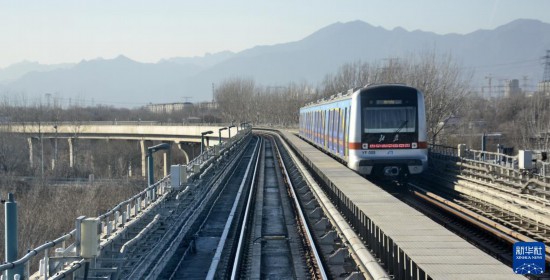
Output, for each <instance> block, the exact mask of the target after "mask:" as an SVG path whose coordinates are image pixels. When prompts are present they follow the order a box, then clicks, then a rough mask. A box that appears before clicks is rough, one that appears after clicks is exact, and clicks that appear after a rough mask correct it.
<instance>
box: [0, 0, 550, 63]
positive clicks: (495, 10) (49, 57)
mask: <svg viewBox="0 0 550 280" xmlns="http://www.w3.org/2000/svg"><path fill="white" fill-rule="evenodd" d="M549 11H550V1H549V0H528V1H526V0H500V1H499V0H460V1H451V0H378V1H372V0H368V1H367V0H343V1H334V0H332V1H330V0H316V1H311V0H309V1H305V0H302V1H297V0H271V1H261V0H232V1H228V0H226V1H222V0H197V1H191V0H179V1H176V0H174V1H167V0H166V1H165V0H163V1H160V0H159V1H138V0H116V1H113V0H93V1H92V0H90V1H77V0H50V1H44V0H35V1H26V0H20V1H5V0H0V67H5V66H7V65H10V64H13V63H16V62H20V61H22V60H30V61H38V62H40V63H46V64H48V63H62V62H78V61H80V60H82V59H94V58H97V57H103V58H112V57H115V56H117V55H119V54H124V55H126V56H128V57H130V58H132V59H134V60H138V61H142V62H156V61H158V60H159V59H162V58H169V57H176V56H202V55H204V54H205V53H207V52H210V53H214V52H219V51H223V50H231V51H234V52H237V51H241V50H244V49H247V48H250V47H253V46H256V45H271V44H276V43H285V42H289V41H296V40H300V39H302V38H304V37H305V36H307V35H309V34H311V33H312V32H314V31H316V30H318V29H320V28H322V27H324V26H327V25H329V24H332V23H335V22H338V21H340V22H348V21H353V20H362V21H365V22H367V23H370V24H372V25H375V26H382V27H384V28H386V29H393V28H394V27H397V26H401V27H403V28H405V29H407V30H416V29H420V30H424V31H432V32H436V33H439V34H446V33H462V34H465V33H469V32H472V31H475V30H478V29H492V28H495V27H497V26H499V25H502V24H505V23H508V22H510V21H512V20H514V19H518V18H530V19H539V20H541V21H543V22H547V23H550V12H549Z"/></svg>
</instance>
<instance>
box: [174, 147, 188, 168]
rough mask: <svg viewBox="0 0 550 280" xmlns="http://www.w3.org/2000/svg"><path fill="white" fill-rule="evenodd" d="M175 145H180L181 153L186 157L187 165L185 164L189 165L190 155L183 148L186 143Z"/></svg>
mask: <svg viewBox="0 0 550 280" xmlns="http://www.w3.org/2000/svg"><path fill="white" fill-rule="evenodd" d="M175 143H176V145H178V149H180V151H181V152H182V153H183V157H185V163H184V164H188V163H189V155H188V154H187V152H186V151H185V149H184V148H183V145H185V143H184V142H175Z"/></svg>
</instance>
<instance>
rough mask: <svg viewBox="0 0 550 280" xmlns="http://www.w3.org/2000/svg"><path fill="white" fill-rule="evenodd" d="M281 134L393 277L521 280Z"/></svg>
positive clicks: (489, 257) (293, 137) (284, 134)
mask: <svg viewBox="0 0 550 280" xmlns="http://www.w3.org/2000/svg"><path fill="white" fill-rule="evenodd" d="M282 135H283V137H284V138H285V139H287V140H288V142H289V144H290V145H291V146H292V147H294V148H295V149H296V150H297V151H298V153H299V154H300V156H302V157H303V158H304V161H305V162H306V164H307V165H309V167H310V168H311V169H312V170H314V171H315V172H317V173H318V176H319V178H320V180H322V181H324V183H325V184H326V186H328V187H327V188H325V192H327V193H328V194H329V195H330V196H332V198H333V199H335V200H337V201H338V204H339V205H340V206H341V208H340V211H341V212H342V213H344V214H345V215H346V217H347V219H348V221H350V224H352V225H353V227H354V228H355V229H356V231H357V232H358V233H359V234H360V235H361V237H362V238H363V241H364V242H366V244H367V245H368V246H369V248H370V249H371V250H372V251H373V253H375V254H376V255H377V256H378V257H379V258H380V259H381V260H382V262H384V264H385V266H386V268H387V269H388V270H389V271H390V272H391V274H392V275H394V276H395V277H396V278H397V279H425V278H427V277H429V278H431V279H525V278H524V277H522V276H520V275H516V274H514V273H513V271H512V269H511V268H509V267H507V266H506V265H504V264H502V263H500V262H499V261H497V260H495V259H494V258H492V257H491V256H489V255H488V254H486V253H484V252H482V251H481V250H480V249H478V248H476V247H474V246H473V245H471V244H470V243H468V242H467V241H465V240H463V239H461V238H460V237H458V236H456V235H455V234H453V233H452V232H450V231H449V230H447V229H445V228H444V227H443V226H441V225H439V224H437V223H436V222H434V221H432V220H430V219H429V218H427V217H426V216H424V215H423V214H421V213H420V212H418V211H417V210H415V209H413V208H411V207H410V206H407V205H406V204H405V203H403V202H400V201H399V200H397V199H396V198H394V197H393V196H391V195H390V194H388V193H387V192H385V191H383V190H381V189H380V188H379V187H377V186H375V185H374V184H372V183H370V182H369V181H367V180H366V179H364V178H362V177H361V176H359V175H357V174H356V173H354V172H352V171H351V170H349V169H348V168H346V167H345V166H343V165H341V164H340V163H338V162H336V161H335V160H334V159H332V158H330V157H329V156H327V155H326V154H324V153H322V152H321V151H319V150H317V149H315V148H314V147H312V146H310V145H309V144H308V143H306V142H304V141H303V140H301V139H299V138H298V137H297V136H295V135H293V134H292V133H288V132H284V131H283V132H282Z"/></svg>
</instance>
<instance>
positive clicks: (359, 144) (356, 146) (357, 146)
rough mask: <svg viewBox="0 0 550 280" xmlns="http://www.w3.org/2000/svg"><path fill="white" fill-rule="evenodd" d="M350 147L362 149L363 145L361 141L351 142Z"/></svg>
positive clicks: (351, 148)
mask: <svg viewBox="0 0 550 280" xmlns="http://www.w3.org/2000/svg"><path fill="white" fill-rule="evenodd" d="M349 149H350V150H362V149H363V148H362V145H361V143H354V142H350V143H349Z"/></svg>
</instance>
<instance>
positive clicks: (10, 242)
mask: <svg viewBox="0 0 550 280" xmlns="http://www.w3.org/2000/svg"><path fill="white" fill-rule="evenodd" d="M4 210H5V224H4V227H5V228H4V234H5V239H4V240H5V244H4V246H5V250H6V262H14V261H16V260H17V246H18V245H17V202H15V197H14V195H13V193H8V200H7V201H6V202H5V203H4ZM16 274H19V275H20V276H23V266H19V267H17V268H12V269H8V270H6V272H5V274H4V279H14V276H15V275H16Z"/></svg>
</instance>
